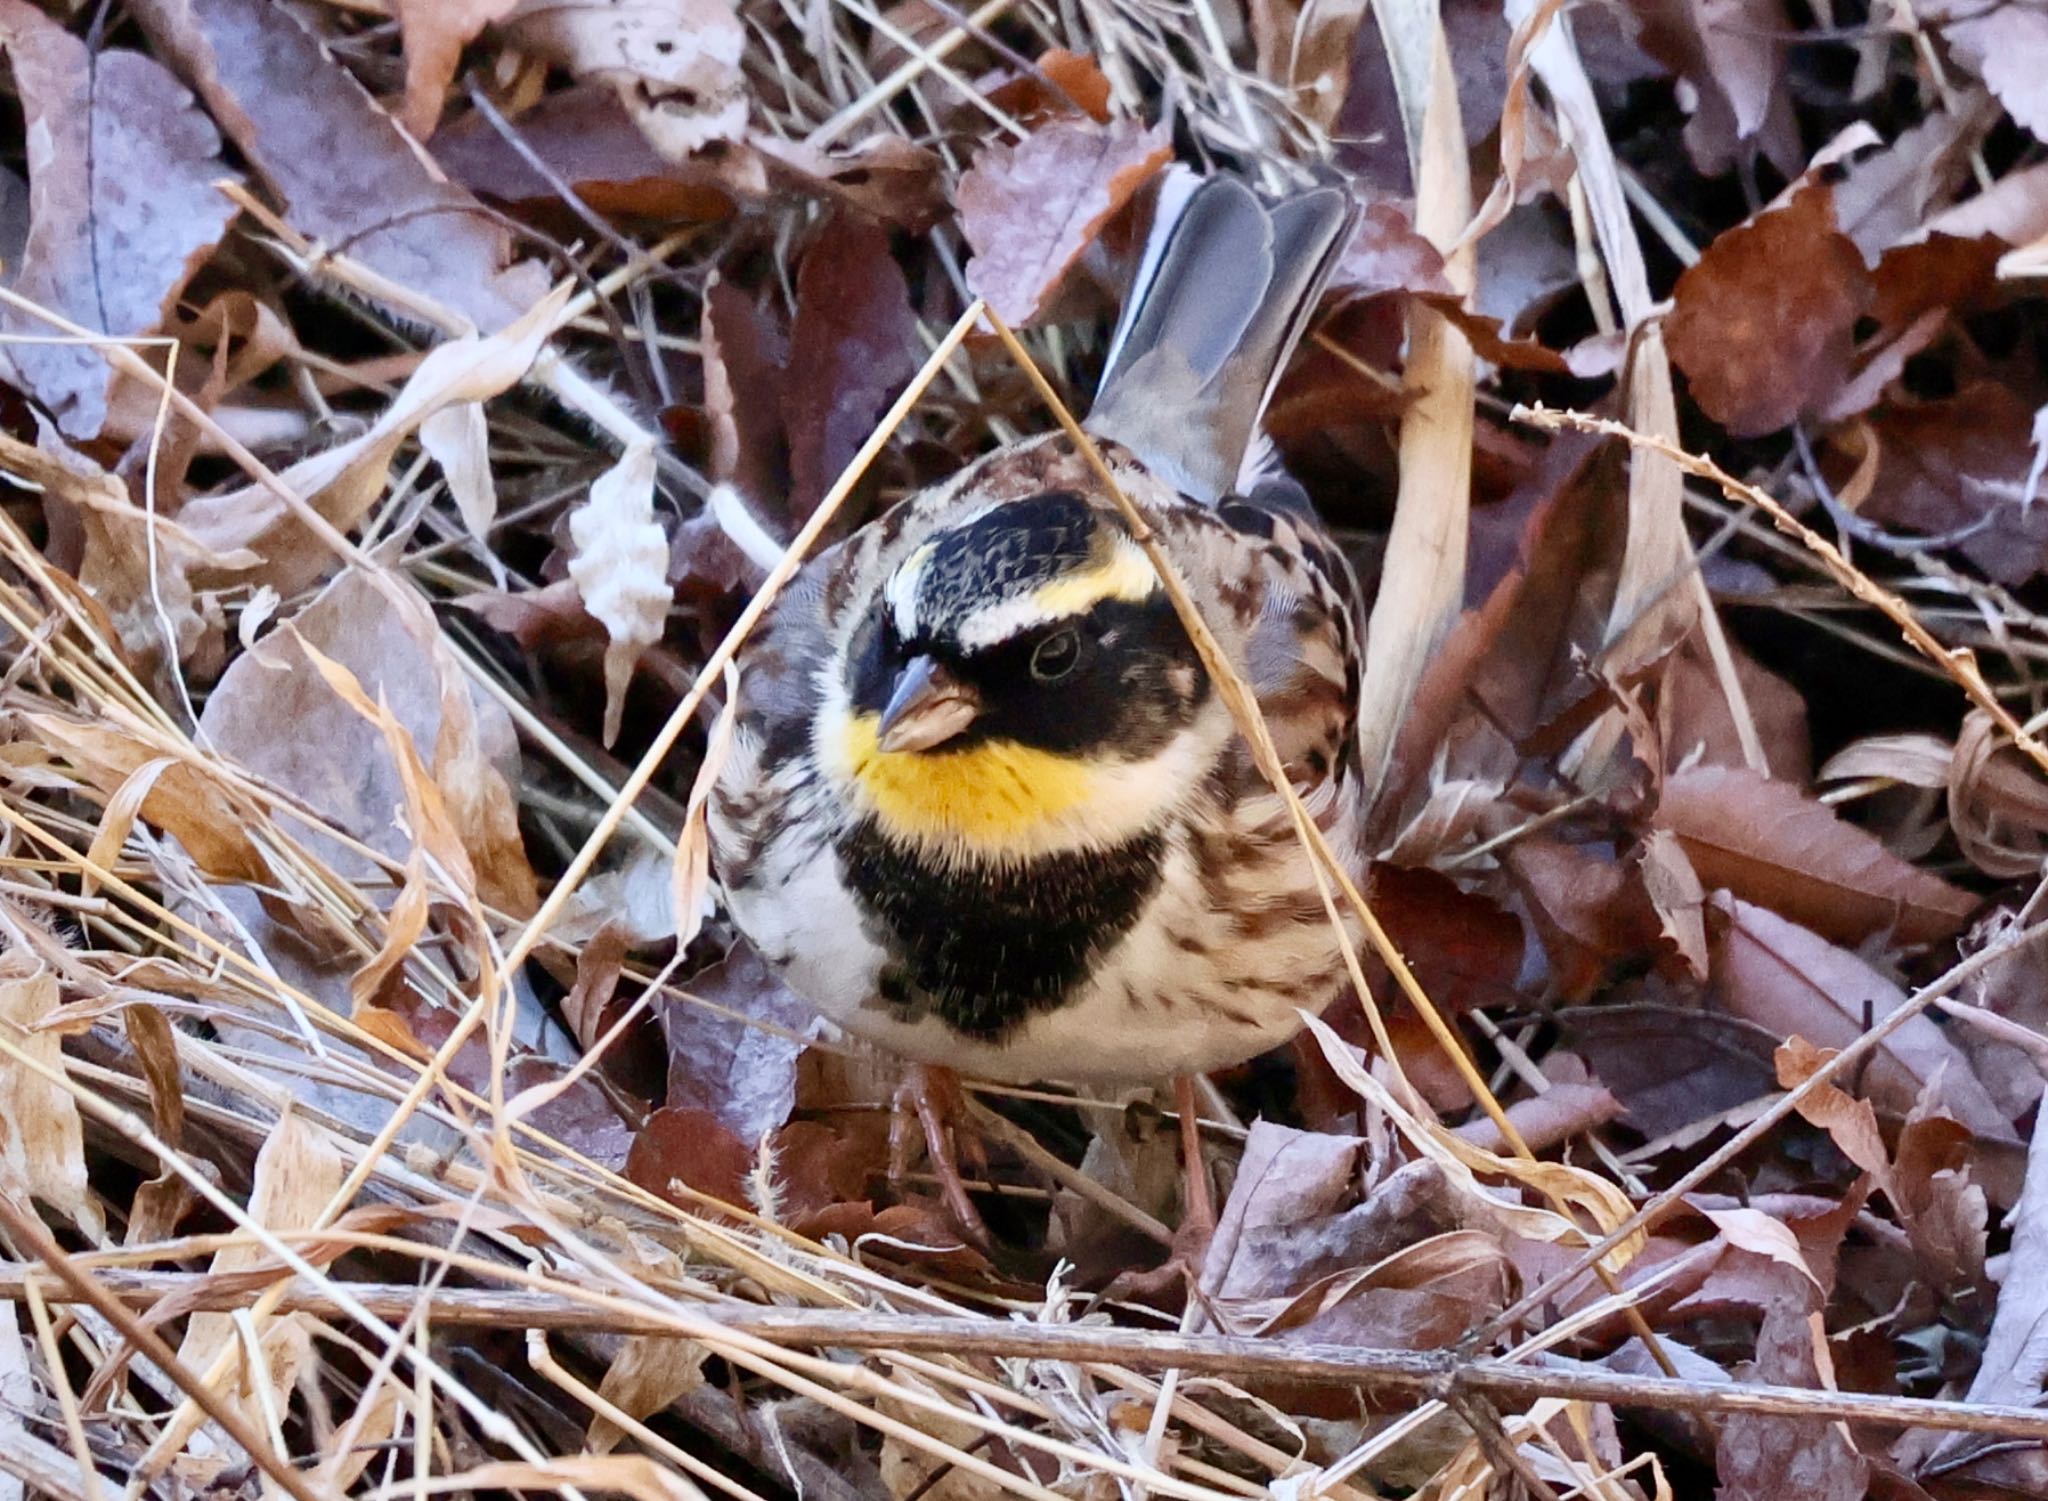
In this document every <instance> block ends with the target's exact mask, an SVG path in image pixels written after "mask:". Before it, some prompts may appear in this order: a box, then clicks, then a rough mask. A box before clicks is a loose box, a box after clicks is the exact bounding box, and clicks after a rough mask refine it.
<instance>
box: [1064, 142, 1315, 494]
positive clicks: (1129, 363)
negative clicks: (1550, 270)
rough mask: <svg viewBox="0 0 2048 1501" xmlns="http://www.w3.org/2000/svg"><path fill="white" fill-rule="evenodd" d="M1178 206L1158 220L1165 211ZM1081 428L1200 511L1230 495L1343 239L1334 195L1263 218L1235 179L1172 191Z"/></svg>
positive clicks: (1293, 202)
mask: <svg viewBox="0 0 2048 1501" xmlns="http://www.w3.org/2000/svg"><path fill="white" fill-rule="evenodd" d="M1175 197H1180V198H1182V199H1184V202H1183V203H1182V204H1181V205H1180V211H1179V213H1178V214H1177V215H1176V216H1173V217H1171V218H1170V219H1167V218H1166V217H1165V216H1166V215H1167V214H1168V213H1170V211H1171V208H1172V207H1173V206H1174V204H1173V199H1174V198H1175ZM1161 207H1162V223H1161V226H1160V228H1159V229H1157V230H1155V231H1154V235H1153V238H1152V242H1151V244H1150V245H1148V247H1147V250H1146V254H1145V257H1144V260H1143V262H1142V263H1141V265H1140V267H1139V272H1138V277H1137V280H1136V282H1135V283H1134V284H1133V287H1132V290H1131V295H1130V297H1129V299H1128V301H1127V303H1126V306H1125V309H1124V316H1123V318H1122V320H1121V322H1120V323H1119V326H1118V329H1117V334H1116V337H1115V339H1114V340H1113V342H1112V344H1111V347H1110V357H1109V362H1108V368H1107V370H1106V371H1105V372H1104V374H1103V378H1102V388H1101V390H1100V391H1099V393H1098V394H1097V396H1096V398H1095V406H1094V409H1093V410H1092V411H1091V412H1090V413H1089V417H1088V425H1089V427H1090V428H1091V429H1093V430H1094V431H1096V432H1098V433H1101V434H1102V435H1103V436H1104V437H1108V438H1113V439H1115V440H1117V441H1118V442H1120V443H1123V444H1124V445H1125V446H1127V447H1129V448H1130V449H1132V450H1133V451H1134V452H1135V453H1137V454H1138V456H1139V457H1140V458H1142V459H1144V460H1145V461H1146V462H1147V463H1148V464H1150V465H1152V466H1153V467H1154V468H1155V469H1157V470H1158V471H1160V472H1161V473H1162V474H1163V475H1164V476H1165V477H1166V478H1168V479H1171V480H1173V481H1174V482H1175V483H1177V484H1179V485H1180V486H1181V487H1182V488H1183V489H1185V490H1187V491H1188V492H1189V493H1190V494H1193V495H1195V496H1197V497H1199V498H1201V499H1204V500H1216V499H1220V498H1221V497H1222V496H1224V495H1226V494H1228V493H1229V492H1230V490H1231V488H1232V485H1233V482H1234V481H1235V480H1236V478H1237V474H1238V470H1239V467H1240V465H1241V464H1242V463H1243V461H1244V457H1245V453H1246V450H1247V449H1248V448H1249V447H1250V445H1251V441H1252V437H1253V434H1254V433H1255V432H1256V431H1257V428H1258V422H1259V418H1260V417H1261V416H1262V415H1263V414H1264V412H1265V408H1266V402H1267V400H1268V399H1269V398H1270V397H1271V395H1272V393H1273V386H1274V385H1275V383H1276V382H1277V381H1278V380H1279V378H1280V372H1281V370H1282V368H1283V367H1284V366H1285V365H1286V363H1287V358H1288V356H1289V355H1291V354H1292V353H1293V352H1294V346H1295V344H1296V343H1298V342H1299V341H1300V339H1301V336H1302V333H1303V331H1304V330H1305V329H1306V328H1307V326H1308V321H1309V319H1310V317H1311V316H1313V314H1314V312H1315V304H1316V299H1317V297H1319V296H1320V295H1321V293H1322V290H1323V284H1324V283H1325V282H1326V281H1327V280H1328V279H1329V275H1330V271H1331V268H1332V267H1333V266H1334V265H1335V263H1336V259H1337V257H1338V255H1339V254H1340V253H1341V252H1342V250H1343V248H1344V245H1345V242H1346V240H1347V239H1348V238H1349V233H1350V228H1351V225H1352V222H1353V207H1352V204H1351V201H1350V200H1349V198H1348V197H1346V195H1345V194H1344V193H1343V192H1341V191H1340V190H1338V189H1336V188H1319V189H1316V190H1314V191H1312V192H1308V193H1303V194H1301V195H1299V196H1297V197H1293V198H1289V199H1286V200H1284V201H1282V202H1280V203H1278V204H1275V205H1272V206H1268V205H1266V204H1265V203H1262V202H1261V201H1260V200H1259V198H1258V196H1257V195H1256V194H1254V193H1253V192H1252V190H1251V189H1250V188H1249V187H1248V186H1246V185H1245V183H1244V182H1242V181H1241V180H1239V179H1238V178H1235V177H1212V178H1209V179H1208V180H1207V181H1205V182H1203V183H1201V185H1200V186H1199V187H1196V188H1195V189H1194V190H1193V191H1192V192H1191V193H1188V192H1185V191H1184V190H1181V191H1179V192H1177V191H1176V185H1175V184H1173V183H1169V184H1168V185H1167V189H1166V191H1165V192H1164V193H1163V194H1162V203H1161Z"/></svg>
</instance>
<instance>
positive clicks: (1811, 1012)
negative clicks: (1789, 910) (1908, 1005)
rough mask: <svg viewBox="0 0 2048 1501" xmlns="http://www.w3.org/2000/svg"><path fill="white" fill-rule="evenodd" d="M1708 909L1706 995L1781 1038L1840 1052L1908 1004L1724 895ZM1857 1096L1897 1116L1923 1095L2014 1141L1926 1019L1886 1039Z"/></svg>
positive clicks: (1824, 944)
mask: <svg viewBox="0 0 2048 1501" xmlns="http://www.w3.org/2000/svg"><path fill="white" fill-rule="evenodd" d="M1711 907H1712V910H1713V912H1714V913H1715V914H1716V916H1717V918H1718V919H1720V922H1719V926H1720V932H1719V933H1718V935H1717V940H1716V944H1715V950H1714V966H1713V973H1714V980H1713V997H1714V1000H1715V1001H1716V1002H1717V1003H1718V1005H1719V1007H1720V1008H1721V1009H1722V1010H1724V1011H1726V1012H1728V1013H1729V1014H1731V1015H1733V1016H1738V1017H1741V1018H1743V1019H1744V1020H1747V1021H1752V1022H1755V1023H1756V1024H1757V1025H1759V1026H1761V1027H1763V1028H1764V1029H1765V1030H1767V1031H1769V1032H1772V1033H1774V1034H1775V1035H1776V1036H1778V1037H1779V1038H1790V1037H1803V1038H1805V1039H1806V1040H1807V1041H1808V1042H1811V1043H1814V1044H1816V1045H1818V1046H1820V1047H1824V1048H1844V1047H1847V1046H1848V1045H1849V1044H1850V1043H1852V1042H1854V1041H1855V1040H1856V1038H1857V1037H1858V1036H1860V1035H1861V1034H1862V1033H1863V1031H1864V1029H1865V1028H1866V1027H1869V1026H1871V1025H1873V1024H1874V1023H1876V1022H1878V1021H1880V1020H1882V1019H1883V1018H1885V1017H1886V1016H1889V1015H1890V1014H1891V1013H1892V1012H1893V1011H1895V1010H1897V1009H1898V1008H1899V1007H1900V1006H1902V1005H1904V1004H1905V1000H1906V996H1905V992H1904V991H1902V990H1900V989H1899V987H1898V986H1897V985H1895V984H1893V983H1892V982H1891V981H1890V980H1888V979H1886V978H1885V977H1884V976H1883V975H1881V974H1879V973H1878V972H1877V971H1876V970H1874V969H1872V968H1871V967H1870V966H1869V965H1868V964H1866V963H1864V962H1863V961H1862V960H1861V959H1859V958H1857V957H1856V956H1855V955H1854V954H1852V953H1850V952H1849V951H1848V950H1847V949H1841V948H1837V947H1835V946H1834V945H1833V944H1831V943H1829V942H1828V941H1827V940H1826V939H1824V938H1822V937H1820V936H1819V935H1818V934H1816V933H1813V932H1810V931H1809V930H1807V929H1805V928H1802V927H1799V926H1797V925H1796V924H1794V923H1790V922H1787V921H1786V920H1785V919H1784V918H1782V917H1779V916H1778V915H1776V914H1775V913H1773V912H1769V911H1767V910H1765V909H1764V908H1762V907H1757V906H1752V905H1751V904H1750V903H1748V902H1745V901H1741V900H1738V899H1737V898H1735V897H1732V896H1730V895H1728V893H1726V892H1716V893H1715V894H1714V897H1713V900H1712V903H1711ZM1862 1090H1863V1093H1864V1094H1865V1095H1866V1096H1867V1097H1868V1098H1869V1099H1870V1100H1871V1101H1872V1102H1873V1103H1874V1104H1875V1105H1877V1107H1878V1108H1879V1109H1881V1110H1884V1111H1886V1112H1888V1113H1890V1114H1892V1115H1896V1116H1901V1117H1903V1116H1907V1115H1910V1114H1911V1113H1912V1112H1913V1110H1914V1108H1915V1106H1916V1105H1917V1104H1918V1102H1919V1101H1920V1099H1921V1098H1922V1096H1923V1095H1930V1096H1931V1098H1932V1099H1934V1100H1935V1101H1936V1102H1938V1103H1939V1104H1940V1106H1941V1107H1942V1108H1943V1109H1945V1110H1947V1112H1948V1113H1949V1114H1950V1115H1952V1116H1954V1117H1955V1118H1956V1119H1957V1120H1959V1121H1961V1122H1962V1123H1963V1124H1964V1125H1965V1126H1967V1127H1968V1128H1969V1129H1970V1130H1972V1131H1974V1132H1976V1133H1977V1134H1978V1135H1980V1136H1983V1137H1986V1138H1987V1139H1989V1140H1993V1141H2011V1140H2013V1139H2014V1136H2013V1129H2012V1122H2011V1121H2010V1120H2008V1119H2007V1118H2006V1116H2005V1113H2004V1112H2003V1111H2001V1110H2000V1109H1999V1108H1998V1106H1997V1104H1996V1103H1995V1102H1994V1101H1993V1100H1992V1098H1991V1096H1990V1095H1989V1094H1988V1093H1986V1091H1985V1089H1984V1086H1983V1085H1982V1084H1981V1083H1979V1082H1978V1080H1977V1076H1976V1074H1975V1073H1974V1072H1973V1071H1972V1070H1971V1068H1970V1062H1969V1059H1968V1058H1967V1057H1965V1056H1964V1055H1963V1053H1962V1052H1961V1051H1960V1050H1959V1049H1958V1048H1957V1047H1956V1045H1955V1044H1954V1043H1953V1042H1951V1041H1950V1040H1949V1038H1948V1036H1947V1034H1946V1033H1945V1032H1944V1031H1943V1030H1942V1029H1941V1028H1940V1027H1937V1026H1936V1025H1935V1024H1934V1023H1933V1022H1931V1021H1929V1020H1928V1019H1927V1018H1926V1017H1924V1016H1916V1017H1914V1018H1913V1019H1912V1020H1911V1021H1909V1022H1907V1023H1906V1024H1905V1025H1904V1026H1902V1027H1900V1028H1899V1029H1898V1030H1897V1031H1896V1032H1894V1033H1892V1035H1891V1036H1890V1037H1889V1038H1887V1039H1886V1041H1885V1045H1884V1046H1883V1047H1882V1048H1880V1049H1879V1050H1878V1052H1877V1054H1876V1055H1875V1056H1874V1057H1873V1058H1872V1059H1871V1061H1870V1063H1869V1065H1868V1066H1867V1067H1866V1068H1865V1070H1864V1071H1863V1075H1862Z"/></svg>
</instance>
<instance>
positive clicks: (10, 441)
mask: <svg viewBox="0 0 2048 1501" xmlns="http://www.w3.org/2000/svg"><path fill="white" fill-rule="evenodd" d="M0 465H4V466H5V467H6V471H7V473H8V474H10V475H12V476H14V477H15V478H17V479H19V480H25V481H28V482H30V483H33V484H36V485H39V486H41V487H42V491H43V504H44V505H45V507H49V508H65V509H68V510H69V511H70V512H71V513H72V514H73V515H74V516H75V519H76V522H77V524H78V526H79V528H80V529H81V531H82V532H83V534H84V550H83V554H82V556H81V558H80V560H79V566H78V582H79V584H80V585H81V586H82V587H83V588H84V589H85V592H86V593H87V594H89V595H91V596H92V597H93V598H94V599H95V600H97V601H99V603H100V604H101V605H102V606H104V607H105V609H106V612H107V616H108V618H109V619H110V620H111V621H112V623H113V626H114V631H115V634H116V635H117V636H118V637H119V639H120V642H121V645H122V647H123V648H125V649H126V650H127V652H128V653H129V654H130V656H131V657H132V658H133V660H134V661H135V662H136V663H137V664H138V665H139V666H140V667H141V668H142V669H143V672H144V673H145V675H147V676H149V677H151V678H157V677H159V675H160V674H162V673H164V672H165V671H166V670H167V669H168V668H171V667H174V666H176V665H177V664H178V663H179V662H182V661H184V660H185V659H186V658H187V657H190V656H192V655H193V654H194V653H196V652H198V651H199V650H200V649H201V646H202V643H203V642H205V641H206V640H207V639H208V638H209V637H214V636H218V635H219V634H220V630H221V611H220V608H219V605H218V603H217V602H215V601H214V600H213V599H211V598H208V597H207V595H208V594H209V592H210V591H209V586H211V588H212V589H218V588H221V587H224V586H227V585H230V584H231V583H232V582H233V581H234V580H235V579H236V577H237V576H238V575H240V574H242V573H243V572H245V571H246V570H248V569H250V568H252V567H254V566H255V565H256V564H257V563H258V561H260V560H259V559H258V558H257V556H256V554H254V553H253V552H249V551H247V550H246V549H236V550H235V551H233V552H216V551H214V550H213V549H212V548H210V547H208V546H206V545H205V544H204V543H202V542H200V541H199V539H198V538H196V537H194V536H193V535H192V534H191V533H190V532H189V531H188V530H186V528H185V527H184V526H182V525H180V524H179V523H178V522H176V521H173V520H171V519H169V518H167V517H163V516H152V515H150V514H149V513H148V512H147V511H144V510H142V509H141V508H139V507H138V506H136V504H135V503H134V501H133V500H132V499H130V497H129V494H128V490H127V487H125V486H124V485H122V484H121V482H120V481H119V480H117V479H115V478H114V476H112V475H111V474H108V473H107V472H106V471H105V470H104V469H102V468H100V467H99V465H97V464H95V463H93V462H92V461H91V460H90V459H88V458H86V457H85V456H84V455H83V454H80V453H78V452H76V451H75V450H73V449H71V448H69V447H68V446H66V445H65V444H64V443H63V442H62V440H60V439H59V438H58V437H57V436H56V434H55V433H52V432H49V431H47V430H46V431H45V432H44V433H43V434H42V437H41V440H40V441H39V442H38V443H36V444H34V445H31V444H27V443H23V442H22V441H20V440H19V439H18V438H14V437H11V436H9V435H7V434H5V433H0Z"/></svg>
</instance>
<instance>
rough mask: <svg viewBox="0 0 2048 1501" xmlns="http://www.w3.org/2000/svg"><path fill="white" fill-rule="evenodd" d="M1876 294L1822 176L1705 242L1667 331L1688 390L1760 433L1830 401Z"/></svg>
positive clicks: (1741, 431)
mask: <svg viewBox="0 0 2048 1501" xmlns="http://www.w3.org/2000/svg"><path fill="white" fill-rule="evenodd" d="M1873 296H1874V289H1873V287H1872V285H1871V280H1870V273H1869V271H1868V270H1867V269H1865V267H1864V264H1863V257H1862V255H1861V254H1860V253H1859V252H1858V251H1857V249H1856V247H1855V245H1854V244H1852V243H1851V242H1850V240H1849V238H1848V236H1846V235H1844V234H1842V233H1841V231H1839V230H1838V229H1836V228H1835V215H1834V202H1833V198H1832V195H1831V193H1830V191H1829V189H1828V188H1827V186H1826V185H1825V184H1818V183H1817V184H1814V185H1811V186H1809V187H1806V188H1803V189H1801V190H1800V191H1799V192H1797V193H1796V194H1794V195H1793V197H1792V201H1791V202H1790V203H1788V204H1787V205H1786V206H1785V207H1783V208H1774V209H1772V210H1770V211H1769V212H1767V213H1764V214H1760V215H1758V216H1757V217H1756V218H1754V219H1752V220H1750V221H1749V222H1748V223H1747V224H1742V225H1738V226H1737V227H1736V228H1734V229H1731V230H1729V231H1728V232H1727V233H1725V234H1723V235H1722V236H1721V237H1720V238H1719V239H1717V240H1715V241H1714V243H1713V244H1711V245H1709V246H1708V247H1707V249H1706V250H1705V252H1704V253H1703V254H1702V255H1701V257H1700V260H1699V263H1698V264H1697V265H1695V266H1692V267H1689V268H1688V269H1687V270H1686V271H1685V273H1684V274H1683V275H1681V276H1680V277H1679V278H1678V285H1677V286H1676V287H1674V288H1673V289H1672V302H1673V311H1672V314H1671V317H1670V319H1669V321H1668V322H1667V323H1666V324H1665V338H1666V341H1667V343H1668V344H1669V346H1670V349H1671V358H1672V360H1673V362H1674V363H1676V364H1677V366H1678V368H1679V369H1681V370H1683V371H1684V372H1685V375H1686V379H1687V381H1688V382H1690V385H1691V391H1692V397H1693V400H1695V401H1697V402H1698V403H1699V404H1700V406H1701V407H1702V408H1703V409H1704V410H1705V411H1706V413H1707V415H1708V416H1710V417H1712V418H1713V419H1714V420H1715V421H1716V422H1718V423H1720V424H1721V425H1722V426H1723V427H1725V428H1727V429H1728V431H1729V432H1731V433H1733V434H1734V435H1735V436H1737V437H1754V436H1756V435H1758V434H1761V433H1769V432H1775V431H1777V430H1778V429H1779V428H1782V427H1786V426H1789V425H1790V424H1791V423H1793V422H1795V421H1797V420H1798V419H1799V417H1800V416H1801V415H1802V414H1805V413H1808V412H1813V411H1817V410H1819V409H1820V408H1822V407H1824V406H1826V405H1827V402H1828V400H1829V398H1830V397H1831V396H1832V395H1833V394H1834V392H1835V390H1836V389H1837V388H1838V387H1839V386H1841V384H1842V383H1843V382H1844V381H1846V380H1847V379H1848V377H1849V362H1850V351H1851V346H1852V342H1853V336H1854V331H1855V328H1856V320H1857V319H1858V318H1860V317H1862V316H1863V314H1864V312H1865V310H1866V309H1868V308H1869V306H1870V303H1871V299H1872V297H1873Z"/></svg>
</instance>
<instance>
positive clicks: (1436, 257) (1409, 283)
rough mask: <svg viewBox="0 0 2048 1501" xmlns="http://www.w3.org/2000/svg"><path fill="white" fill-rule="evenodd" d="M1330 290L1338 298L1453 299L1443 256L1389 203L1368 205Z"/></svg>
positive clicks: (1333, 278) (1381, 202) (1395, 205)
mask: <svg viewBox="0 0 2048 1501" xmlns="http://www.w3.org/2000/svg"><path fill="white" fill-rule="evenodd" d="M1330 290H1331V293H1332V295H1334V296H1338V297H1371V296H1373V295H1375V294H1377V293H1380V292H1436V293H1440V294H1443V295H1445V296H1450V295H1452V288H1451V283H1450V280H1449V279H1448V278H1447V277H1446V276H1445V275H1444V257H1443V252H1442V251H1440V250H1438V249H1437V248H1436V246H1434V245H1432V244H1431V243H1430V242H1429V241H1428V240H1427V239H1425V238H1424V237H1423V236H1422V235H1420V234H1418V233H1417V232H1416V229H1415V225H1414V223H1413V221H1412V220H1410V218H1409V217H1408V215H1407V214H1406V213H1405V212H1404V211H1403V210H1402V209H1401V207H1400V206H1399V205H1398V204H1395V203H1393V202H1390V201H1388V200H1386V199H1381V200H1379V201H1377V202H1375V203H1373V204H1371V205H1369V206H1368V207H1367V208H1366V210H1365V212H1364V214H1363V215H1361V216H1360V218H1359V221H1358V232H1357V233H1356V234H1354V235H1353V236H1352V237H1351V243H1350V244H1349V245H1347V246H1345V247H1344V254H1343V255H1342V256H1341V257H1340V258H1339V259H1338V261H1337V269H1336V270H1335V271H1334V272H1332V273H1331V275H1330Z"/></svg>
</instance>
